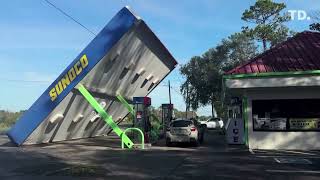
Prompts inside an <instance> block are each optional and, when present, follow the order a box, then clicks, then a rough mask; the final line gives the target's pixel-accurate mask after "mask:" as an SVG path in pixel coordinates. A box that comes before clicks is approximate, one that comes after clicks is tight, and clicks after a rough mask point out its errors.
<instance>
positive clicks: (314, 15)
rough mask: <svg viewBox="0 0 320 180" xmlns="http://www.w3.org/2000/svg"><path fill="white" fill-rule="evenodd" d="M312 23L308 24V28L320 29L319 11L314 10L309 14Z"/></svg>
mask: <svg viewBox="0 0 320 180" xmlns="http://www.w3.org/2000/svg"><path fill="white" fill-rule="evenodd" d="M311 17H312V20H313V23H312V24H310V25H309V28H310V30H313V31H320V11H315V12H313V13H312V15H311Z"/></svg>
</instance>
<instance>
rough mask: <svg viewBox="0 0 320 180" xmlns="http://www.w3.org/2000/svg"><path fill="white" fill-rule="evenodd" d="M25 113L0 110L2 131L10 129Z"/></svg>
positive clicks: (0, 128) (0, 129)
mask: <svg viewBox="0 0 320 180" xmlns="http://www.w3.org/2000/svg"><path fill="white" fill-rule="evenodd" d="M23 113H24V111H20V112H10V111H5V110H0V131H5V130H7V129H9V128H10V127H11V126H12V125H13V124H14V123H15V122H16V121H17V119H18V118H19V117H20V116H21V115H22V114H23Z"/></svg>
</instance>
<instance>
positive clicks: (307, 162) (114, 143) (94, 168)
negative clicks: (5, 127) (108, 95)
mask: <svg viewBox="0 0 320 180" xmlns="http://www.w3.org/2000/svg"><path fill="white" fill-rule="evenodd" d="M319 155H320V152H319V151H253V152H252V151H251V152H250V151H248V150H247V149H245V148H244V147H241V146H235V145H233V146H228V145H227V144H226V143H225V141H224V137H223V136H222V135H219V134H218V133H216V132H213V131H209V132H208V133H207V135H206V138H205V143H204V144H203V145H201V146H199V147H192V146H189V145H179V146H178V147H165V146H164V142H160V143H159V144H158V145H155V146H152V147H151V148H147V149H145V150H122V149H121V148H120V141H119V138H117V137H116V136H110V137H99V138H90V139H82V140H75V141H69V142H61V143H52V144H46V145H36V146H24V147H14V146H12V144H11V143H10V142H9V141H8V139H7V138H6V136H3V135H1V136H0V179H1V180H6V179H30V180H37V179H41V180H42V179H46V180H51V179H54V180H57V179H58V180H63V179H113V180H114V179H197V180H199V179H206V180H207V179H255V180H256V179H272V180H276V179H320V156H319ZM275 158H276V159H275ZM285 160H291V161H293V160H296V161H297V162H294V163H288V164H287V163H279V161H280V162H285ZM298 161H299V162H298Z"/></svg>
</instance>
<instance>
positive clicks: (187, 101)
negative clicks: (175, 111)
mask: <svg viewBox="0 0 320 180" xmlns="http://www.w3.org/2000/svg"><path fill="white" fill-rule="evenodd" d="M188 110H189V82H187V99H186V119H188Z"/></svg>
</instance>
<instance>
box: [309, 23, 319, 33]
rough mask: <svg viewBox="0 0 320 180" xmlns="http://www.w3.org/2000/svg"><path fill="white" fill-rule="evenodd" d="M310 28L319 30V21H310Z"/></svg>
mask: <svg viewBox="0 0 320 180" xmlns="http://www.w3.org/2000/svg"><path fill="white" fill-rule="evenodd" d="M310 30H314V31H320V23H312V24H310Z"/></svg>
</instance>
